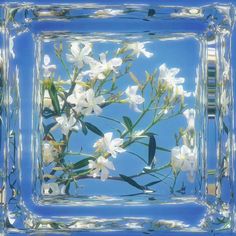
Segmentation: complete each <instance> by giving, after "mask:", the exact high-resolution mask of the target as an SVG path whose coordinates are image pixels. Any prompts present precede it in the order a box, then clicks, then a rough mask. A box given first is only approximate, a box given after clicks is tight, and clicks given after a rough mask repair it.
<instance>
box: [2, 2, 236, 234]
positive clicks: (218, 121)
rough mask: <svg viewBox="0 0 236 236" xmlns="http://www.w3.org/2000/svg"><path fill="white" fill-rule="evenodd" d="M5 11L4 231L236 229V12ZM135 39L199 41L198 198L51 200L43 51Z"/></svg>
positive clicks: (89, 7)
mask: <svg viewBox="0 0 236 236" xmlns="http://www.w3.org/2000/svg"><path fill="white" fill-rule="evenodd" d="M0 11H1V12H0V17H1V41H0V42H1V44H2V51H1V57H2V61H1V100H2V101H1V102H2V104H1V146H0V148H1V156H2V157H3V158H1V162H0V163H1V169H2V171H1V175H2V179H1V186H2V187H1V199H2V200H1V202H2V218H1V220H2V221H1V223H2V224H1V225H2V227H1V228H2V232H3V233H6V234H9V235H10V234H14V233H26V234H30V233H32V234H34V233H36V234H37V233H56V232H57V233H59V234H64V233H76V232H80V231H85V232H87V231H89V232H97V231H100V232H109V231H114V232H116V231H119V232H121V231H138V232H144V233H151V232H156V231H158V232H159V231H166V232H172V231H173V232H212V231H214V232H215V231H216V232H217V231H220V232H221V231H226V232H231V231H233V230H234V207H235V203H234V201H235V200H234V194H235V190H234V184H235V183H234V181H235V159H234V154H235V144H234V111H235V108H234V104H233V101H234V96H235V92H234V89H233V88H234V87H233V86H234V84H233V78H234V74H232V65H233V62H232V58H233V55H232V48H233V46H234V45H233V46H232V39H233V38H234V37H235V30H234V14H235V8H234V6H233V5H230V4H212V5H204V6H198V7H194V6H188V7H184V6H165V5H153V4H151V3H150V4H149V3H147V4H140V3H136V4H122V5H121V4H115V3H114V4H100V3H83V4H82V3H81V4H61V5H60V4H59V5H54V4H51V5H40V4H30V3H29V4H28V3H25V4H15V3H9V4H3V5H1V8H0ZM124 25H125V27H124ZM136 35H142V37H144V38H145V37H148V40H151V42H155V40H156V39H158V40H160V39H162V40H163V41H173V42H174V43H175V42H176V44H178V41H179V40H183V41H184V40H188V39H192V40H194V41H195V42H196V45H197V46H196V49H197V50H198V51H197V50H196V49H194V50H193V52H194V53H196V55H195V56H196V58H198V60H199V63H198V66H197V67H196V71H197V74H198V80H197V85H196V89H197V90H196V91H197V93H198V96H197V97H196V100H195V103H196V104H198V117H197V121H198V129H199V130H200V131H201V132H199V133H198V134H197V138H198V140H199V143H198V170H199V175H198V177H199V178H198V183H197V184H196V185H195V192H194V194H192V195H191V196H190V197H188V198H183V197H181V196H172V197H170V198H168V199H167V200H163V199H161V200H160V199H159V198H157V197H156V195H153V194H151V195H150V193H148V192H146V193H144V194H142V195H141V196H140V195H137V196H132V197H130V196H129V197H117V196H108V197H107V196H102V197H99V196H98V195H94V196H93V195H92V194H90V198H88V197H87V195H84V196H83V195H82V196H80V195H79V196H75V195H73V194H71V195H70V194H67V195H66V196H53V197H52V196H44V195H43V194H42V192H41V184H42V183H41V182H40V171H41V168H42V166H41V165H40V159H39V156H40V155H41V154H40V153H41V146H40V141H41V139H42V133H41V130H40V128H39V127H40V125H41V123H42V120H41V119H42V117H41V116H39V115H38V114H39V113H40V106H41V104H40V103H39V102H38V97H40V96H41V95H40V94H39V91H40V73H41V72H40V65H41V64H42V60H43V59H42V52H43V49H42V48H43V46H42V45H43V44H44V43H45V42H46V43H47V42H48V41H50V40H51V39H52V38H57V39H58V38H59V39H60V40H61V41H66V40H68V39H67V38H68V37H72V38H75V39H77V40H78V38H79V39H80V38H84V39H85V40H90V38H93V39H96V37H99V39H100V40H101V38H102V39H103V40H105V41H109V39H110V38H118V37H119V38H121V40H127V39H129V38H131V37H132V36H136ZM122 37H123V38H122ZM84 39H83V40H84ZM101 45H102V44H101ZM196 51H197V52H196ZM184 55H188V54H184ZM168 56H171V55H169V54H168ZM225 94H226V95H227V104H226V106H227V112H224V109H226V108H225V107H223V105H224V102H225V96H226V95H225ZM225 162H226V164H225ZM226 172H227V173H226ZM128 182H129V181H128ZM134 185H135V184H134ZM193 212H194V213H195V216H194V219H191V222H190V221H189V219H188V218H189V215H190V214H192V213H193Z"/></svg>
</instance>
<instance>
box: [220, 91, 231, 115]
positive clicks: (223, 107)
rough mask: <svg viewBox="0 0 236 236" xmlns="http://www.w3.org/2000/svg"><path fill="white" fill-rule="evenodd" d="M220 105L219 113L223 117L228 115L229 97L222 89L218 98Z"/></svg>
mask: <svg viewBox="0 0 236 236" xmlns="http://www.w3.org/2000/svg"><path fill="white" fill-rule="evenodd" d="M220 104H221V112H222V114H223V116H226V115H228V113H229V97H228V96H227V94H226V90H225V89H224V90H223V92H222V94H221V97H220Z"/></svg>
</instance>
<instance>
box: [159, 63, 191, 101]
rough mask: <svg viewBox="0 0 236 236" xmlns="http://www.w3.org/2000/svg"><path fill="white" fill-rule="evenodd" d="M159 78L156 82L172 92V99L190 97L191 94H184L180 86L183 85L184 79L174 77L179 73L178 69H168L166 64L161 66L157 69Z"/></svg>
mask: <svg viewBox="0 0 236 236" xmlns="http://www.w3.org/2000/svg"><path fill="white" fill-rule="evenodd" d="M159 71H160V74H159V78H158V80H159V81H160V82H161V83H162V84H164V85H165V86H166V88H167V89H171V90H172V92H173V93H172V97H175V96H185V97H189V96H190V95H191V92H186V91H185V90H184V89H183V86H182V84H183V83H184V81H185V79H184V78H183V77H178V78H177V77H176V75H177V74H178V73H179V71H180V69H179V68H171V69H168V67H167V66H166V64H162V65H161V66H160V67H159Z"/></svg>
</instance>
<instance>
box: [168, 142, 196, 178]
mask: <svg viewBox="0 0 236 236" xmlns="http://www.w3.org/2000/svg"><path fill="white" fill-rule="evenodd" d="M171 165H172V168H173V170H174V172H178V171H180V170H182V171H187V172H188V177H189V181H190V182H192V181H193V180H194V173H195V171H196V169H197V151H196V148H195V149H194V150H191V149H190V148H188V147H187V146H185V145H182V146H181V147H179V146H176V147H174V148H172V150H171Z"/></svg>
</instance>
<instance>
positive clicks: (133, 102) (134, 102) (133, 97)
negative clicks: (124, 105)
mask: <svg viewBox="0 0 236 236" xmlns="http://www.w3.org/2000/svg"><path fill="white" fill-rule="evenodd" d="M137 91H138V86H136V85H135V86H128V88H127V89H126V90H125V94H126V95H127V97H128V98H127V101H128V103H129V104H130V107H131V108H133V109H134V111H136V112H141V110H140V109H139V108H138V105H140V104H142V103H144V101H145V99H144V98H143V97H142V96H141V95H137Z"/></svg>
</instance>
